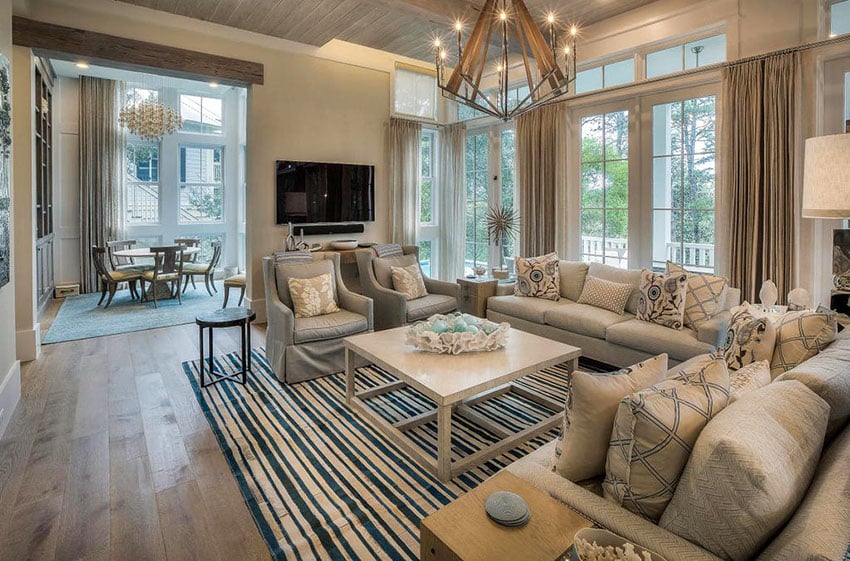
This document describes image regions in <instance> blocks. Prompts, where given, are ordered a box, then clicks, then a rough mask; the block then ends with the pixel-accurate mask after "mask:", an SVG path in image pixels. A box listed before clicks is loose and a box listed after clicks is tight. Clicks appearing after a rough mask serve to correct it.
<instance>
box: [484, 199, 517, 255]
mask: <svg viewBox="0 0 850 561" xmlns="http://www.w3.org/2000/svg"><path fill="white" fill-rule="evenodd" d="M517 230H519V213H518V212H517V211H516V210H515V209H514V207H512V206H508V205H502V206H491V207H490V208H489V209H487V233H488V234H489V235H490V239H491V240H492V241H493V243H495V244H496V245H501V244H503V243H505V242H508V241H513V240H514V239H515V238H516V234H517Z"/></svg>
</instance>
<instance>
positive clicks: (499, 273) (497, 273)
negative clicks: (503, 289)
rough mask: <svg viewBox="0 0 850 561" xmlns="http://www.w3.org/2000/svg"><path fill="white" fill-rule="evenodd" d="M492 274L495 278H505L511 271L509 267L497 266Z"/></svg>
mask: <svg viewBox="0 0 850 561" xmlns="http://www.w3.org/2000/svg"><path fill="white" fill-rule="evenodd" d="M492 274H493V278H494V279H497V280H505V279H507V278H508V277H510V276H511V272H510V271H508V270H507V269H499V268H497V267H493V270H492Z"/></svg>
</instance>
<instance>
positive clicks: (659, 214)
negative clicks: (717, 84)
mask: <svg viewBox="0 0 850 561" xmlns="http://www.w3.org/2000/svg"><path fill="white" fill-rule="evenodd" d="M714 123H715V100H714V96H706V97H699V98H694V99H687V100H683V101H676V102H673V103H665V104H662V105H656V106H654V107H653V115H652V137H653V138H652V140H653V142H652V144H653V150H652V152H653V163H652V166H653V167H652V198H653V222H652V264H653V267H655V268H658V269H662V268H664V266H665V262H666V261H673V262H675V263H679V264H681V265H683V266H686V267H688V268H689V269H692V270H696V271H707V272H713V271H714V267H715V254H714V203H715V196H714V191H715V125H714Z"/></svg>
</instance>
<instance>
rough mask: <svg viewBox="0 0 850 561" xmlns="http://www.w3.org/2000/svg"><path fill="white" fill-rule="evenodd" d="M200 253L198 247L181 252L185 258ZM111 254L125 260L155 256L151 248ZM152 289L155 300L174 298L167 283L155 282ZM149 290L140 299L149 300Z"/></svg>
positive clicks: (118, 251)
mask: <svg viewBox="0 0 850 561" xmlns="http://www.w3.org/2000/svg"><path fill="white" fill-rule="evenodd" d="M200 251H201V248H200V247H187V248H185V249H184V250H183V257H184V258H185V257H186V256H189V255H195V254H196V253H198V252H200ZM112 254H113V255H114V256H115V257H123V258H125V259H127V258H129V259H153V258H154V256H155V255H156V254H155V253H154V252H153V251H152V250H151V248H149V247H134V248H132V249H119V250H117V251H114V252H113V253H112ZM153 289H154V290H156V299H157V300H166V299H168V298H174V296H175V295H174V294H172V293H171V287H170V286H169V285H168V283H167V282H157V283H156V285H155V286H154V288H153ZM179 289H180V286H179V284H178V290H179ZM150 290H151V289H150V288H148V289H147V290H145V293H144V294H143V295H142V298H143V299H144V300H148V299H149V298H148V294H147V293H148V291H150ZM152 298H153V296H152V295H151V299H152Z"/></svg>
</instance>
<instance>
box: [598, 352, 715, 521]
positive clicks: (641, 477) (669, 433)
mask: <svg viewBox="0 0 850 561" xmlns="http://www.w3.org/2000/svg"><path fill="white" fill-rule="evenodd" d="M728 401H729V372H728V370H727V369H726V363H725V362H724V361H723V360H721V359H715V358H712V357H709V356H707V355H706V357H705V360H703V361H700V362H697V363H692V366H691V367H690V368H688V369H687V370H679V371H677V372H676V373H675V374H673V375H672V376H670V377H668V378H667V379H666V380H664V381H663V382H659V383H658V384H656V385H654V386H651V387H649V388H647V389H645V390H642V391H639V392H637V393H634V394H632V395H630V396H628V397H625V398H623V400H622V401H620V405H619V408H618V410H617V416H616V418H615V419H614V430H613V431H612V432H611V447H610V448H609V449H608V463H607V464H606V466H605V480H604V481H603V482H602V490H603V492H604V494H605V498H607V499H609V500H611V501H614V502H616V503H617V504H619V505H621V506H622V507H623V508H625V509H627V510H629V511H631V512H634V513H635V514H638V515H640V516H643V517H644V518H646V519H647V520H650V521H652V522H656V521H658V519H659V518H660V517H661V514H662V513H663V512H664V509H665V508H666V507H667V503H669V502H670V499H671V498H672V497H673V492H674V491H675V490H676V485H677V484H678V482H679V477H680V476H681V475H682V470H683V469H685V465H686V464H687V463H688V457H689V456H690V454H691V450H692V449H693V446H694V443H695V442H696V441H697V437H699V434H700V432H702V429H703V427H705V425H707V424H708V422H709V421H710V420H711V418H712V417H714V416H715V415H716V414H717V413H719V412H720V411H721V410H722V409H723V408H724V407H726V404H727V402H728Z"/></svg>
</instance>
